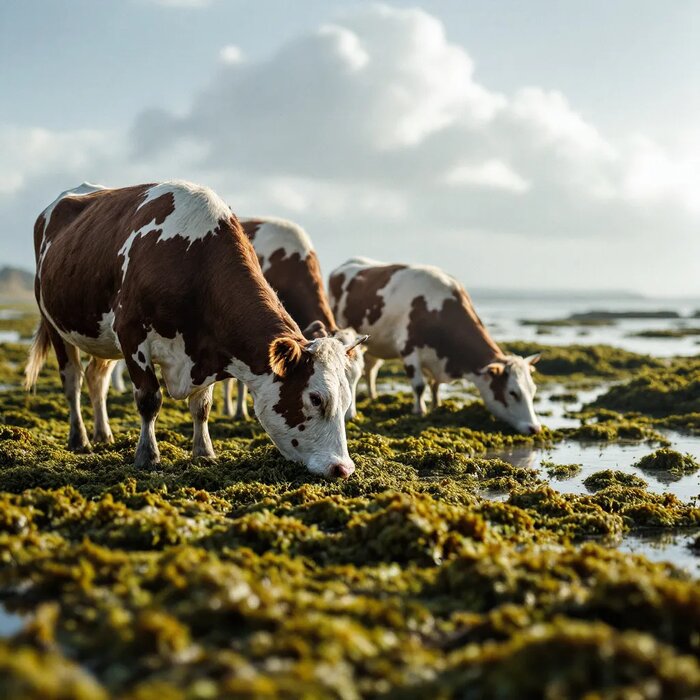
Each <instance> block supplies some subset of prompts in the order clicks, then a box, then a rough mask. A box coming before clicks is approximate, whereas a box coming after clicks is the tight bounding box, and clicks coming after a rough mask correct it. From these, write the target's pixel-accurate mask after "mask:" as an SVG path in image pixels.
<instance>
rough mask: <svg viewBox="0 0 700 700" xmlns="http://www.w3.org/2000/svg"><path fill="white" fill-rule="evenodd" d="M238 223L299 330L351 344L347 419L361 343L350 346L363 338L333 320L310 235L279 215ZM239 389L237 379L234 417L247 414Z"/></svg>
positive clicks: (228, 410) (227, 399)
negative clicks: (349, 398)
mask: <svg viewBox="0 0 700 700" xmlns="http://www.w3.org/2000/svg"><path fill="white" fill-rule="evenodd" d="M240 223H241V226H242V227H243V231H244V232H245V234H246V235H247V236H248V238H249V239H250V241H251V243H252V244H253V248H255V252H256V253H257V255H258V260H259V261H260V266H261V267H262V271H263V274H264V275H265V279H266V280H267V281H268V282H269V283H270V286H271V287H272V288H273V289H274V290H275V292H277V296H278V297H279V299H280V301H281V302H282V304H283V305H284V308H285V309H287V311H288V312H289V315H290V316H291V317H292V318H293V319H294V320H295V321H296V322H297V323H298V324H299V327H300V328H303V329H304V331H303V333H304V335H305V336H306V337H307V338H323V337H331V338H338V339H339V340H340V341H341V342H342V343H343V344H344V345H346V346H347V347H353V349H352V350H351V351H350V352H349V353H348V354H349V357H350V362H349V363H348V365H347V370H346V373H347V379H348V383H349V385H350V392H351V400H350V407H349V408H348V410H347V413H346V414H345V418H346V419H347V420H351V419H352V418H354V417H355V415H356V413H357V408H356V405H355V392H356V389H357V383H358V382H359V381H360V377H361V376H362V371H363V368H364V362H363V351H362V348H360V347H357V349H354V348H355V346H359V344H360V343H361V342H363V340H365V338H363V337H361V336H358V335H357V333H355V331H353V330H352V328H343V329H340V328H338V326H337V325H336V322H335V318H334V316H333V313H332V311H331V307H330V304H329V303H328V296H327V294H326V290H325V289H324V286H323V278H322V277H321V267H320V265H319V263H318V257H317V256H316V252H315V251H314V248H313V245H312V243H311V240H310V239H309V237H308V235H307V234H306V232H305V231H304V229H303V228H301V226H298V225H297V224H294V223H292V222H291V221H285V220H283V219H274V218H271V217H265V218H255V219H240ZM232 384H233V381H232V380H230V379H229V380H226V381H225V382H224V413H225V414H226V415H229V416H230V415H233V406H232V405H231V389H232V387H231V385H232ZM245 395H246V388H245V384H243V383H242V382H238V402H237V406H236V413H235V415H236V418H247V417H248V408H247V405H246V400H245Z"/></svg>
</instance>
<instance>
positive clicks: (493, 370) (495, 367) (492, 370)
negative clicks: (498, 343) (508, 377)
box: [477, 362, 506, 377]
mask: <svg viewBox="0 0 700 700" xmlns="http://www.w3.org/2000/svg"><path fill="white" fill-rule="evenodd" d="M505 368H506V366H505V365H504V364H503V362H491V363H489V364H488V365H486V366H485V367H482V368H481V369H480V370H479V371H478V372H477V374H489V375H491V376H492V377H498V376H499V375H501V374H503V372H504V371H505Z"/></svg>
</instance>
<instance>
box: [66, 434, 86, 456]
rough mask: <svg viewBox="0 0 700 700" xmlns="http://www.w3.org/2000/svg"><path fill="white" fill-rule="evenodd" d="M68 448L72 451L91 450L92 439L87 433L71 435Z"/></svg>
mask: <svg viewBox="0 0 700 700" xmlns="http://www.w3.org/2000/svg"><path fill="white" fill-rule="evenodd" d="M68 449H69V450H70V451H71V452H90V450H92V447H91V445H90V441H89V440H88V439H87V435H85V433H83V434H80V433H78V434H75V435H69V437H68Z"/></svg>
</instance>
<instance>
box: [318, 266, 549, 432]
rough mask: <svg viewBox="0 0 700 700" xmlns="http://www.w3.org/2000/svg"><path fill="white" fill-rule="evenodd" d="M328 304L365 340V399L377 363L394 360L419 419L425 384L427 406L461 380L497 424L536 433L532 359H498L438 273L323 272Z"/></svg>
mask: <svg viewBox="0 0 700 700" xmlns="http://www.w3.org/2000/svg"><path fill="white" fill-rule="evenodd" d="M330 297H331V302H332V305H333V312H334V314H335V317H336V318H337V319H338V321H339V322H340V323H343V324H347V325H350V326H352V327H353V328H354V329H355V330H356V331H358V332H359V333H369V341H368V343H367V352H366V354H365V376H366V378H367V385H368V389H369V394H370V396H371V397H372V398H375V397H376V395H377V389H376V378H377V372H378V370H379V366H380V364H381V363H382V361H383V360H387V359H390V358H394V357H400V358H401V359H402V360H403V364H404V367H405V369H406V374H407V375H408V377H409V379H410V380H411V385H412V387H413V391H414V393H415V405H414V413H418V414H421V415H422V414H424V413H425V403H424V400H423V394H424V391H425V378H426V377H427V378H428V380H429V382H430V388H431V391H432V399H433V401H432V403H433V406H434V407H435V406H438V405H439V403H440V399H439V388H440V384H441V383H443V382H449V381H453V380H455V379H459V378H462V377H466V378H468V379H470V380H471V381H472V382H473V383H474V384H475V385H476V386H477V388H478V389H479V392H480V393H481V396H482V398H483V400H484V403H485V404H486V406H487V408H488V409H489V410H490V411H491V412H492V413H494V414H495V415H496V416H497V417H498V418H500V419H502V420H504V421H506V422H508V423H510V424H511V425H512V426H513V427H514V428H515V429H516V430H518V431H519V432H521V433H533V434H534V433H538V432H539V431H540V430H541V426H540V422H539V420H538V418H537V415H536V413H535V409H534V407H533V397H534V394H535V384H534V382H533V381H532V377H531V376H530V375H531V373H532V372H533V371H534V365H535V363H536V362H537V360H538V359H539V356H538V355H533V356H531V357H527V358H522V357H518V356H514V355H506V354H504V353H503V352H502V351H501V349H500V348H499V347H498V345H497V344H496V343H495V341H494V340H493V339H492V338H491V336H490V335H489V334H488V331H487V330H486V328H484V325H483V324H482V323H481V320H480V319H479V317H478V316H477V315H476V312H475V311H474V307H473V306H472V302H471V300H470V298H469V296H468V295H467V293H466V291H465V290H464V288H463V287H462V286H461V285H460V284H459V282H457V280H455V279H454V278H452V277H450V276H449V275H447V274H445V273H444V272H443V271H442V270H440V269H438V268H436V267H430V266H427V265H387V264H384V263H380V262H377V261H375V260H368V259H366V258H354V259H352V260H349V261H348V262H346V263H345V264H343V265H341V266H340V267H339V268H337V269H336V270H334V271H333V272H332V273H331V277H330Z"/></svg>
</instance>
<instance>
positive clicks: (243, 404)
mask: <svg viewBox="0 0 700 700" xmlns="http://www.w3.org/2000/svg"><path fill="white" fill-rule="evenodd" d="M236 383H237V389H238V395H237V397H236V418H237V419H238V420H248V402H247V401H246V397H247V396H248V387H247V386H246V385H245V384H244V383H243V382H242V381H241V380H240V379H238V380H237V381H236Z"/></svg>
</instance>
